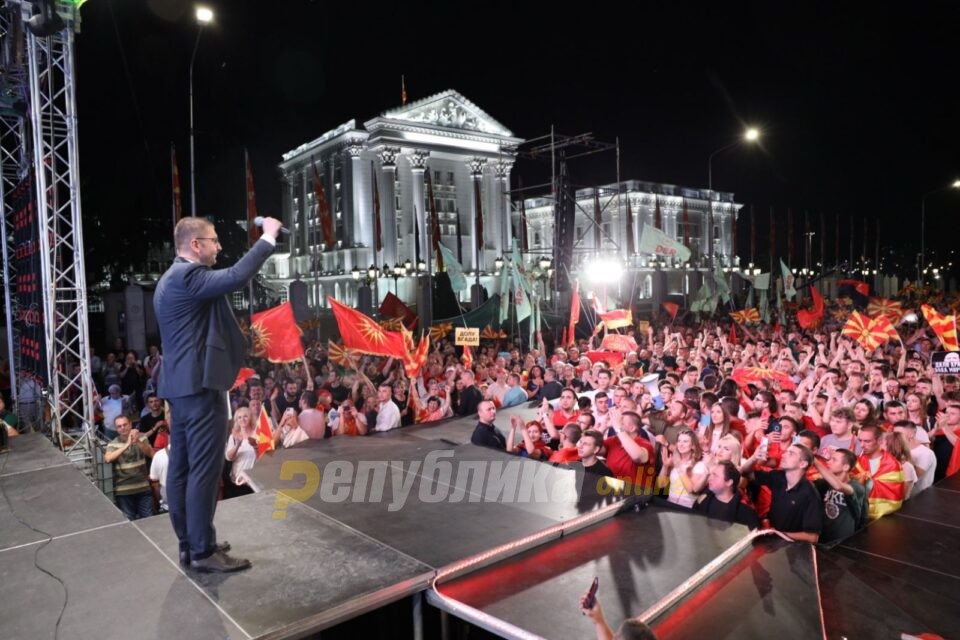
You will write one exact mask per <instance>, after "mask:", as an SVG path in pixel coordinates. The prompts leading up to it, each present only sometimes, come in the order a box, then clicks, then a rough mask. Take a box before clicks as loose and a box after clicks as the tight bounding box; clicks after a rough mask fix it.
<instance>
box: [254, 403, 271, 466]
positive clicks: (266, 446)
mask: <svg viewBox="0 0 960 640" xmlns="http://www.w3.org/2000/svg"><path fill="white" fill-rule="evenodd" d="M255 437H256V439H257V460H259V459H260V457H261V456H263V454H265V453H266V452H267V451H273V429H271V428H270V417H269V416H267V409H266V407H264V406H263V405H262V404H261V405H260V416H259V417H258V418H257V431H256V433H255Z"/></svg>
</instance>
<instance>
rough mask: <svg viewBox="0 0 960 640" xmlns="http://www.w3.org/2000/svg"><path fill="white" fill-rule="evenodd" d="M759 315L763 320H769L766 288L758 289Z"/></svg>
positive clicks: (768, 302) (767, 321)
mask: <svg viewBox="0 0 960 640" xmlns="http://www.w3.org/2000/svg"><path fill="white" fill-rule="evenodd" d="M778 295H779V294H778ZM760 317H762V318H763V321H764V322H766V323H768V324H769V322H770V300H769V298H767V290H766V289H760Z"/></svg>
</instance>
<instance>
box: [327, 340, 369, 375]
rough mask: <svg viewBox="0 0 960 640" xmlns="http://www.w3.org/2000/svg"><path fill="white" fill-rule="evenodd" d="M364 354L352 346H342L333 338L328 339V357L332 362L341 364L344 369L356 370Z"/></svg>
mask: <svg viewBox="0 0 960 640" xmlns="http://www.w3.org/2000/svg"><path fill="white" fill-rule="evenodd" d="M361 355H362V354H361V353H360V352H359V351H357V350H356V349H351V348H350V347H341V346H340V345H338V344H337V343H336V342H334V341H332V340H327V357H328V358H330V362H333V363H334V364H337V365H340V366H341V367H343V368H344V369H350V370H356V369H357V364H358V363H359V362H360V356H361Z"/></svg>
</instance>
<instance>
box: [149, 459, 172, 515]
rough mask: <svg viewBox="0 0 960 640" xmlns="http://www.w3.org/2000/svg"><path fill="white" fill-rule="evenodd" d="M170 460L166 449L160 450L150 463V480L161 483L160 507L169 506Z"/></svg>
mask: <svg viewBox="0 0 960 640" xmlns="http://www.w3.org/2000/svg"><path fill="white" fill-rule="evenodd" d="M169 463H170V458H169V456H168V455H167V450H166V449H158V450H157V452H156V453H154V454H153V461H151V462H150V479H151V480H156V481H157V482H159V483H160V506H161V507H165V506H166V504H167V466H168V465H169Z"/></svg>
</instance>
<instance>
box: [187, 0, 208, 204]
mask: <svg viewBox="0 0 960 640" xmlns="http://www.w3.org/2000/svg"><path fill="white" fill-rule="evenodd" d="M195 15H196V19H197V24H198V25H200V27H199V28H198V29H197V39H196V41H195V42H194V43H193V53H191V54H190V74H189V75H190V215H191V216H196V215H197V173H196V165H195V162H194V142H193V134H194V129H193V62H194V60H196V58H197V48H198V47H199V46H200V36H201V35H202V34H203V28H204V27H206V26H207V25H208V24H210V23H211V22H213V10H212V9H210V8H209V7H203V6H199V5H198V6H197V8H196V13H195Z"/></svg>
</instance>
